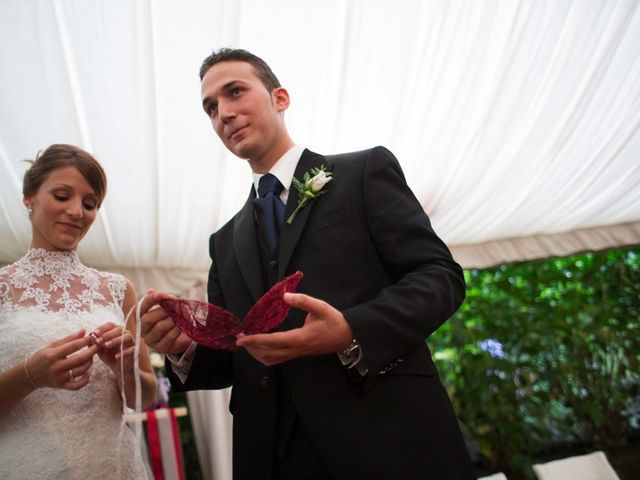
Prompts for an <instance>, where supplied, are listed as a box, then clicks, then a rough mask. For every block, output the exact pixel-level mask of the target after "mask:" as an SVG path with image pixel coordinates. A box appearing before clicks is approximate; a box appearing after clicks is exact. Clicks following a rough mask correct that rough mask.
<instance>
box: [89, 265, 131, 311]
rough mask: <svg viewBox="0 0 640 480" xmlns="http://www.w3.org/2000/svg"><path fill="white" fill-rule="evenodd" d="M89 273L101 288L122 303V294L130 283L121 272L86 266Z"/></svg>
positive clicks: (123, 294)
mask: <svg viewBox="0 0 640 480" xmlns="http://www.w3.org/2000/svg"><path fill="white" fill-rule="evenodd" d="M86 268H87V272H88V273H89V275H91V276H92V277H94V278H95V279H96V281H97V282H98V283H99V285H100V289H101V290H108V292H109V293H110V295H111V297H112V298H114V299H115V300H116V302H117V303H118V304H119V305H122V301H123V300H124V296H125V294H126V292H127V286H128V285H129V284H130V283H131V282H129V280H128V279H127V277H125V276H124V275H122V274H121V273H115V272H109V271H106V270H98V269H97V268H93V267H86Z"/></svg>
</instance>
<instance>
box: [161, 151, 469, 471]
mask: <svg viewBox="0 0 640 480" xmlns="http://www.w3.org/2000/svg"><path fill="white" fill-rule="evenodd" d="M321 165H325V166H326V167H327V169H328V170H330V171H332V172H333V179H332V181H330V182H329V183H328V184H327V185H326V186H325V188H326V190H327V192H326V193H325V194H324V195H322V196H320V197H318V198H316V199H315V200H313V201H311V202H310V203H309V204H308V205H307V206H306V207H305V208H303V209H302V210H301V211H300V212H299V214H298V216H297V217H296V218H295V220H294V221H293V222H292V223H291V224H285V227H284V230H283V232H282V234H281V238H280V246H279V254H278V265H277V268H278V278H283V277H284V276H286V275H288V274H291V273H293V272H295V271H297V270H300V271H302V272H303V273H304V278H303V279H302V282H301V283H300V285H299V288H298V291H299V292H301V293H306V294H309V295H311V296H313V297H316V298H319V299H321V300H324V301H326V302H328V303H329V304H330V305H332V306H334V307H335V308H337V309H338V310H340V311H341V312H342V313H343V314H344V316H345V318H346V319H347V321H348V322H349V324H350V325H351V328H352V330H353V333H354V336H355V338H357V339H358V341H359V343H360V344H361V346H362V350H363V352H364V360H365V362H366V365H367V367H368V373H367V375H366V376H364V377H362V378H359V376H358V375H355V372H354V371H353V370H348V369H347V368H345V367H344V366H342V365H341V363H340V361H339V359H338V357H337V355H336V354H330V355H317V356H310V357H305V358H300V359H296V360H293V361H289V362H286V363H284V364H282V365H280V366H278V367H277V368H278V369H279V370H280V374H281V376H282V379H283V380H284V383H285V384H286V386H287V388H288V390H289V392H290V394H291V397H292V399H293V402H294V404H295V408H296V411H297V414H298V417H299V419H300V421H301V422H302V423H303V425H304V427H305V430H306V431H307V433H308V435H309V437H310V439H311V441H312V442H313V443H314V445H315V447H316V449H317V450H318V452H319V454H320V456H321V457H322V459H323V461H324V463H325V464H326V466H327V468H328V469H329V471H331V472H332V473H333V475H334V476H335V477H336V478H337V479H349V480H353V479H367V480H371V479H385V480H388V479H413V478H415V479H421V480H424V479H427V478H429V479H447V480H450V479H456V478H472V475H471V470H470V464H469V459H468V456H467V452H466V449H465V446H464V443H463V441H462V438H461V435H460V432H459V429H458V426H457V422H456V419H455V416H454V415H453V412H452V408H451V405H450V402H449V399H448V397H447V395H446V393H445V391H444V389H443V388H442V385H441V383H440V381H439V379H438V376H437V372H436V369H435V367H434V364H433V361H432V359H431V355H430V353H429V350H428V348H427V345H426V343H425V339H426V337H428V336H429V335H430V334H431V333H432V332H433V331H435V330H436V329H437V328H438V326H440V325H441V324H442V323H443V322H444V321H445V320H446V319H447V318H449V317H450V316H451V315H452V314H453V313H454V312H455V311H456V309H457V308H458V306H459V305H460V304H461V302H462V300H463V298H464V280H463V275H462V270H461V269H460V267H459V266H458V264H456V263H455V262H454V261H453V259H452V257H451V255H450V253H449V250H448V249H447V247H446V246H445V245H444V243H443V242H442V241H441V240H440V239H439V238H438V237H437V236H436V234H435V233H434V231H433V230H432V228H431V225H430V222H429V219H428V217H427V215H426V214H425V212H424V210H423V209H422V207H421V206H420V204H419V202H418V201H417V200H416V198H415V196H414V195H413V193H412V192H411V190H410V189H409V187H408V186H407V184H406V181H405V179H404V176H403V173H402V170H401V168H400V165H399V164H398V162H397V160H396V159H395V157H394V156H393V154H392V153H391V152H389V151H388V150H387V149H385V148H383V147H376V148H374V149H370V150H365V151H360V152H353V153H346V154H341V155H330V156H322V155H318V154H314V153H312V152H310V151H308V150H305V152H304V153H303V155H302V157H301V159H300V161H299V163H298V166H297V168H296V171H295V177H296V178H298V179H301V178H302V176H303V175H304V173H305V172H307V171H309V170H310V169H312V168H314V167H319V166H321ZM253 198H255V191H254V189H253V188H252V189H251V193H250V195H249V198H248V199H247V202H246V204H245V205H244V207H243V208H242V209H241V210H240V212H238V214H237V215H236V216H235V217H234V218H233V219H232V220H230V221H229V222H228V223H227V224H226V225H225V226H223V227H222V228H221V229H220V230H219V231H217V232H216V233H215V234H213V235H212V236H211V239H210V253H211V259H212V265H211V270H210V275H209V284H208V294H209V301H210V302H211V303H214V304H217V305H221V306H224V307H225V308H227V309H228V310H230V311H232V312H233V313H234V314H236V315H237V316H239V317H240V318H242V317H243V316H244V315H245V314H246V313H247V311H248V310H249V309H250V308H251V306H252V305H253V304H254V303H255V302H256V301H257V300H258V299H259V298H260V297H261V296H262V295H263V294H264V293H265V291H266V289H267V287H268V285H264V284H263V280H262V279H263V276H262V273H261V267H260V265H261V259H260V253H259V247H258V240H257V235H256V227H255V222H254V211H253V203H252V200H253ZM296 205H297V192H296V191H295V189H292V190H291V192H290V195H289V200H288V202H287V207H286V214H285V218H288V217H289V215H290V214H291V212H292V211H293V210H294V208H295V207H296ZM304 318H305V313H304V312H302V311H299V310H294V309H292V310H291V311H290V313H289V315H288V317H287V319H286V320H285V322H284V323H283V324H282V326H281V327H279V328H280V329H291V328H296V327H299V326H301V325H302V324H303V322H304ZM274 375H275V367H266V366H264V365H263V364H261V363H260V362H258V361H256V360H255V359H254V358H253V357H251V356H250V355H248V354H247V352H246V351H245V350H244V349H239V350H236V351H234V352H224V351H214V350H210V349H207V348H205V347H198V348H197V350H196V355H195V358H194V362H193V364H192V369H191V372H190V374H189V377H188V379H187V382H186V383H185V384H184V385H182V384H181V382H180V381H179V380H176V379H175V377H174V378H172V380H173V382H172V383H173V385H174V388H176V389H177V390H182V389H186V390H193V389H211V388H223V387H227V386H229V385H233V390H232V396H231V402H230V406H229V408H230V410H231V413H232V414H233V416H234V430H233V431H234V440H233V447H234V451H233V456H234V462H233V463H234V478H237V479H240V478H242V479H251V480H254V479H260V478H265V479H267V478H269V476H270V472H271V466H272V460H273V451H274V442H275V438H276V430H277V428H278V425H277V418H276V404H277V398H276V388H275V378H274ZM171 376H172V375H171ZM172 377H173V376H172Z"/></svg>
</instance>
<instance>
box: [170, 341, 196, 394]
mask: <svg viewBox="0 0 640 480" xmlns="http://www.w3.org/2000/svg"><path fill="white" fill-rule="evenodd" d="M197 346H198V344H197V343H196V342H191V345H189V348H187V349H186V350H185V352H184V353H183V354H178V353H167V355H166V357H167V360H169V363H170V364H171V370H173V373H175V374H176V376H177V377H178V378H179V379H180V381H181V382H182V383H183V384H184V383H186V381H187V377H188V376H189V372H190V371H191V364H192V363H193V359H194V357H195V350H196V347H197Z"/></svg>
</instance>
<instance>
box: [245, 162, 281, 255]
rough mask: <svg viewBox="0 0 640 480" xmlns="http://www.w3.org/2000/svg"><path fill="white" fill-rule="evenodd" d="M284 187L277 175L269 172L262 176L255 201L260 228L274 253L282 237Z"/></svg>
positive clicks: (271, 251)
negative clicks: (282, 194)
mask: <svg viewBox="0 0 640 480" xmlns="http://www.w3.org/2000/svg"><path fill="white" fill-rule="evenodd" d="M283 189H284V187H283V186H282V184H281V183H280V180H278V179H277V178H276V177H275V176H273V175H271V174H270V173H267V174H266V175H263V176H262V177H260V182H259V183H258V195H260V198H256V199H255V200H254V201H253V205H254V208H255V209H256V216H257V220H258V230H259V231H260V236H261V237H262V239H263V240H264V242H265V244H266V245H267V248H268V249H269V252H270V253H273V252H274V251H275V249H276V247H277V245H278V240H279V239H280V232H281V231H282V225H283V223H284V203H282V200H280V193H281V192H282V190H283Z"/></svg>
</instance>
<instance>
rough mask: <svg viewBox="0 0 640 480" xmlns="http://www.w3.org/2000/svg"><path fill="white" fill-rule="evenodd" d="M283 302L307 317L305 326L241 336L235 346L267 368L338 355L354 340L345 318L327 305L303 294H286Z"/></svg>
mask: <svg viewBox="0 0 640 480" xmlns="http://www.w3.org/2000/svg"><path fill="white" fill-rule="evenodd" d="M283 300H284V301H285V302H286V303H288V304H289V305H291V306H292V307H294V308H299V309H300V310H304V311H305V312H307V313H308V315H307V318H305V321H304V325H303V326H302V327H301V328H295V329H293V330H288V331H286V332H275V333H259V334H255V335H242V334H240V335H239V336H238V340H237V342H236V345H237V346H238V347H244V348H246V349H247V351H248V352H249V353H250V354H251V355H252V356H253V357H254V358H256V359H257V360H259V361H260V362H262V363H264V364H265V365H267V366H270V365H276V364H278V363H282V362H285V361H287V360H291V359H293V358H299V357H305V356H308V355H318V354H324V353H336V352H339V351H342V350H343V349H345V348H346V347H347V346H348V345H349V343H351V340H352V339H353V332H352V331H351V327H350V326H349V324H348V323H347V321H346V320H345V318H344V315H342V313H340V312H339V311H338V310H336V309H335V308H333V307H332V306H331V305H329V304H328V303H326V302H323V301H322V300H318V299H317V298H313V297H310V296H308V295H304V294H301V293H285V294H284V296H283Z"/></svg>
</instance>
